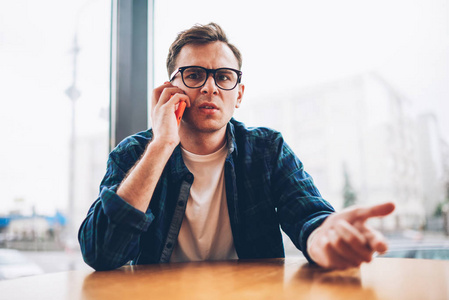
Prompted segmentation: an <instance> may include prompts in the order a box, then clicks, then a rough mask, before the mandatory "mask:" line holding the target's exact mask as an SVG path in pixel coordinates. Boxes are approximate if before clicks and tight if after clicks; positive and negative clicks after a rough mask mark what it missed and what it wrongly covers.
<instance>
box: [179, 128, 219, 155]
mask: <svg viewBox="0 0 449 300" xmlns="http://www.w3.org/2000/svg"><path fill="white" fill-rule="evenodd" d="M180 137H181V146H182V147H183V148H184V149H186V150H187V151H189V152H191V153H194V154H199V155H206V154H211V153H214V152H216V151H218V150H219V149H220V148H221V147H222V146H223V145H224V143H225V142H226V126H225V127H223V128H222V129H220V130H219V131H215V132H195V133H192V132H182V130H181V132H180Z"/></svg>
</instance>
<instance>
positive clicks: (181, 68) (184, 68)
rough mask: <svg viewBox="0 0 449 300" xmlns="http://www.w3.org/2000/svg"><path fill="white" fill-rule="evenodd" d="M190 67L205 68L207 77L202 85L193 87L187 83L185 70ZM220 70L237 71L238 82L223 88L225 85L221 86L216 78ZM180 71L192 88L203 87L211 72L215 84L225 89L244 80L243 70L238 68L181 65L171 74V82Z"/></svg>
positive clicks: (182, 77)
mask: <svg viewBox="0 0 449 300" xmlns="http://www.w3.org/2000/svg"><path fill="white" fill-rule="evenodd" d="M188 68H200V69H203V70H205V71H206V79H205V80H204V82H203V84H202V85H200V86H195V87H191V86H188V85H187V84H186V83H185V81H184V71H185V70H186V69H188ZM220 70H230V71H233V72H235V73H236V74H237V82H236V83H235V85H234V86H233V87H232V88H230V89H225V88H223V87H221V86H219V85H218V84H217V80H215V74H217V72H218V71H220ZM178 73H181V79H182V82H183V83H184V85H185V86H186V87H188V88H190V89H199V88H202V87H203V86H204V85H205V84H206V82H207V79H208V78H209V74H212V77H213V78H214V82H215V85H216V86H217V87H218V88H220V89H222V90H225V91H230V90H233V89H235V87H236V86H237V84H239V83H240V82H241V81H242V71H240V70H236V69H232V68H218V69H207V68H204V67H201V66H185V67H180V68H178V69H177V70H175V71H174V72H173V73H172V75H171V76H170V82H172V81H173V80H174V79H175V76H176V75H178Z"/></svg>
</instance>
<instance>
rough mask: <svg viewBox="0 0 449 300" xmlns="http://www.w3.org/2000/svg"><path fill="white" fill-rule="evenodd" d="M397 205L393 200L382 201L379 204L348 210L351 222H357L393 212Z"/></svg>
mask: <svg viewBox="0 0 449 300" xmlns="http://www.w3.org/2000/svg"><path fill="white" fill-rule="evenodd" d="M394 208H395V206H394V203H392V202H387V203H382V204H378V205H373V206H368V207H358V208H355V209H353V210H350V211H348V214H349V218H348V220H349V222H350V223H352V222H355V221H356V220H359V221H365V220H367V219H369V218H374V217H384V216H387V215H389V214H390V213H392V212H393V210H394Z"/></svg>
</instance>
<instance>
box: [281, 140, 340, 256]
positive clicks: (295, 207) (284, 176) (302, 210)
mask: <svg viewBox="0 0 449 300" xmlns="http://www.w3.org/2000/svg"><path fill="white" fill-rule="evenodd" d="M274 146H275V149H276V150H275V153H276V155H273V157H274V161H273V174H274V176H273V190H274V193H275V195H276V198H277V199H278V205H277V212H278V216H279V222H280V224H281V228H282V230H283V231H284V232H285V233H286V234H287V235H288V236H289V237H290V239H291V240H292V242H293V244H294V245H295V246H296V247H297V248H298V249H299V250H301V251H302V252H303V254H304V256H305V257H306V258H307V260H308V261H309V262H311V263H313V260H312V259H311V258H310V256H309V255H308V252H307V240H308V237H309V236H310V234H311V233H312V232H313V231H314V230H315V229H316V228H318V227H319V226H320V225H321V224H322V223H323V222H324V220H325V219H326V218H327V217H328V216H329V215H330V214H332V213H333V212H335V210H334V208H333V207H332V205H331V204H330V203H329V202H327V201H326V200H324V199H323V198H322V196H321V194H320V192H319V191H318V189H317V187H316V186H315V184H314V182H313V179H312V177H311V176H310V175H309V174H308V173H307V172H306V171H305V170H304V165H303V163H302V162H301V161H300V160H299V159H298V157H297V156H296V155H295V154H294V153H293V151H292V150H291V149H290V147H289V146H288V145H287V144H286V143H285V142H284V140H283V138H282V136H281V135H280V134H279V136H278V137H277V139H276V140H275V143H274Z"/></svg>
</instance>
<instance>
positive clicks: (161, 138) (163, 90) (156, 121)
mask: <svg viewBox="0 0 449 300" xmlns="http://www.w3.org/2000/svg"><path fill="white" fill-rule="evenodd" d="M181 101H185V102H186V105H187V106H190V99H189V97H187V95H185V94H184V92H183V91H182V90H181V89H180V88H177V87H175V86H173V85H172V84H170V83H169V82H166V83H164V84H163V85H162V86H160V87H158V88H156V89H154V91H153V96H152V99H151V118H152V120H151V121H152V128H153V140H152V141H151V143H150V144H149V145H148V147H147V148H146V149H145V152H144V154H143V155H142V157H141V158H140V160H138V161H137V162H136V164H135V165H134V166H133V167H132V168H131V170H129V171H128V174H127V175H126V176H125V179H124V180H123V181H122V183H121V184H120V186H119V187H118V189H117V195H119V196H120V197H121V198H122V199H123V200H125V201H126V202H128V203H129V204H130V205H132V206H134V207H135V208H136V209H138V210H140V211H142V212H146V210H147V208H148V205H149V203H150V201H151V198H152V196H153V192H154V189H155V188H156V184H157V182H158V181H159V178H160V177H161V174H162V172H163V170H164V167H165V165H166V163H167V161H168V159H169V158H170V155H172V153H173V150H174V148H175V147H176V146H177V145H178V144H179V142H180V138H179V133H178V122H177V121H176V116H175V111H176V108H177V107H178V105H179V102H181Z"/></svg>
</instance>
